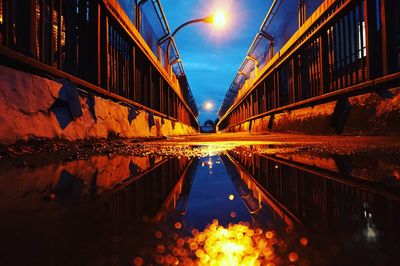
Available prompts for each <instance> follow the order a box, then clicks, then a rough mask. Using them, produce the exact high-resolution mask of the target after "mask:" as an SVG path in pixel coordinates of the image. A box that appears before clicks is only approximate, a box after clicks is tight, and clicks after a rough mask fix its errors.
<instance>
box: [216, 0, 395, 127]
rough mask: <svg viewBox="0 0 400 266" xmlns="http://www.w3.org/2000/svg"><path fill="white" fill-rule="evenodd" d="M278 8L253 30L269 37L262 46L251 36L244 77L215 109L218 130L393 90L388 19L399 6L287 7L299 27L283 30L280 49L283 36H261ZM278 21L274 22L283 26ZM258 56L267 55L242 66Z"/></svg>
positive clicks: (330, 0)
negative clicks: (310, 107)
mask: <svg viewBox="0 0 400 266" xmlns="http://www.w3.org/2000/svg"><path fill="white" fill-rule="evenodd" d="M280 2H282V3H284V2H285V0H277V1H275V2H274V5H273V6H272V7H271V10H270V12H269V13H268V15H267V17H266V19H265V21H264V23H263V25H262V26H261V29H260V34H268V35H267V36H266V37H262V38H265V39H268V40H269V43H268V44H264V45H260V41H258V40H259V39H260V38H261V37H260V34H258V35H257V36H256V38H255V41H254V42H253V44H252V46H251V47H250V49H249V52H248V55H247V57H246V58H245V60H244V62H243V64H242V66H241V68H240V69H241V71H240V72H243V70H244V71H245V73H243V75H242V76H245V78H243V79H242V80H241V82H237V77H238V76H236V78H235V81H234V84H235V85H234V87H235V89H233V90H232V86H231V88H230V90H229V91H228V93H227V97H226V98H225V100H224V103H223V104H222V105H221V108H220V110H219V116H220V117H221V120H220V123H219V125H218V126H219V129H220V130H223V129H226V128H228V127H232V126H234V125H238V124H240V123H243V122H245V121H249V120H252V119H255V118H258V117H262V116H265V115H272V114H273V113H277V112H282V111H285V110H290V109H295V108H300V107H302V106H306V105H313V104H318V103H319V102H323V101H332V100H335V99H338V98H339V97H348V96H349V95H355V94H360V93H365V92H366V91H371V90H373V89H382V88H385V87H387V86H396V85H399V71H400V37H399V36H400V26H399V25H400V24H399V18H398V16H393V14H395V13H396V12H398V11H400V7H399V3H397V2H396V3H395V2H393V1H388V0H357V1H354V0H353V1H349V0H347V1H346V0H326V1H324V2H323V3H322V4H321V5H320V6H319V7H318V8H317V9H316V10H315V12H314V13H313V14H310V12H309V11H307V10H304V9H303V8H302V5H300V6H298V5H295V4H294V3H293V2H292V1H288V0H286V2H290V3H292V6H293V9H295V10H297V11H298V12H299V21H298V22H297V21H295V20H293V21H294V22H295V23H299V26H300V27H299V28H298V30H297V31H295V32H293V33H292V31H293V30H288V31H289V32H290V33H291V34H292V35H290V38H289V37H287V40H286V41H285V42H284V40H285V38H284V39H282V38H283V37H282V33H279V31H276V32H274V33H271V30H269V31H268V29H269V28H271V27H272V25H273V23H274V18H270V17H271V16H272V15H274V17H275V20H277V19H278V18H276V17H277V15H279V9H280V8H282V3H281V4H279V3H280ZM300 2H302V1H300ZM307 2H308V3H310V2H312V3H311V4H313V6H314V7H315V6H316V4H317V3H315V1H314V2H313V1H303V2H302V3H301V4H307ZM284 10H285V11H287V8H285V9H284ZM396 10H397V11H396ZM304 12H305V13H306V15H304ZM289 13H290V12H289ZM390 14H392V16H391V15H390ZM281 16H283V17H281V18H280V19H281V20H282V19H287V16H284V15H283V14H281ZM302 16H306V17H305V18H307V17H308V19H307V20H305V18H304V17H302ZM293 21H292V22H288V23H289V24H290V23H291V24H293V23H294V22H293ZM278 25H280V24H279V23H278ZM292 27H293V26H288V27H287V28H290V29H291V28H292ZM276 29H277V30H279V27H277V28H276ZM283 35H285V34H283ZM278 39H281V40H280V41H279V42H277V40H278ZM271 48H272V49H273V50H272V51H271ZM255 51H256V52H255ZM257 51H267V52H264V53H262V52H257ZM274 51H277V52H276V53H275V54H274V55H273V56H271V53H273V52H274ZM257 54H258V55H259V54H261V55H262V54H264V55H266V54H268V55H269V56H264V57H263V58H265V59H263V60H261V61H258V64H255V63H254V62H253V61H251V60H249V59H248V58H249V56H251V57H253V58H256V60H260V59H259V58H260V57H259V56H257ZM256 62H257V61H256ZM249 64H250V65H251V66H250V67H246V66H247V65H249ZM260 66H261V67H260ZM257 67H258V68H259V69H257ZM260 68H262V69H260ZM254 72H255V73H254ZM251 73H254V74H253V75H251Z"/></svg>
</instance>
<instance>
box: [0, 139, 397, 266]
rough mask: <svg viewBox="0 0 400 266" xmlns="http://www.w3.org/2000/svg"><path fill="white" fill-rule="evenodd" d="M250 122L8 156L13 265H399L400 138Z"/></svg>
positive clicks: (7, 223) (5, 184) (3, 163)
mask: <svg viewBox="0 0 400 266" xmlns="http://www.w3.org/2000/svg"><path fill="white" fill-rule="evenodd" d="M237 136H239V137H237V139H235V140H234V141H229V140H228V138H226V137H225V136H222V135H218V136H215V138H214V136H212V137H211V138H210V136H208V137H207V135H206V137H203V136H201V137H180V138H170V139H168V140H159V141H155V142H147V143H139V144H138V143H128V144H127V143H126V142H124V143H122V144H121V142H119V143H118V145H116V146H113V147H111V148H108V149H105V148H104V147H100V146H99V149H100V150H101V152H97V153H96V152H94V153H92V154H90V153H82V152H81V154H85V155H84V156H76V154H75V156H71V154H72V153H68V154H67V156H53V157H54V158H49V159H48V160H46V161H45V162H41V163H38V160H34V159H32V156H35V153H34V152H26V153H27V154H28V155H27V156H20V157H18V156H16V155H15V154H16V153H12V156H8V157H7V156H4V157H3V158H2V159H1V160H0V235H1V237H0V265H290V264H292V265H359V264H360V265H362V264H364V265H398V260H399V257H398V254H399V251H400V244H399V241H398V239H400V234H399V229H398V225H399V224H400V156H399V149H398V147H399V142H398V141H394V140H393V139H391V138H390V137H389V138H381V139H380V140H379V141H377V139H373V138H351V137H344V138H342V139H340V138H333V139H331V140H332V141H327V140H325V139H324V138H318V137H314V138H313V137H306V136H304V137H298V138H297V139H296V137H293V138H290V136H288V135H285V136H281V137H280V138H279V137H276V138H273V137H271V136H267V137H265V136H264V137H260V136H258V137H254V136H248V138H247V139H246V138H245V136H241V135H240V134H239V135H237ZM301 138H302V140H303V141H304V142H302V140H301ZM284 139H286V141H285V140H284ZM335 139H336V140H335ZM344 140H346V141H344ZM300 142H301V143H302V144H299V143H300ZM103 146H104V145H103ZM118 147H120V148H121V147H122V149H121V150H122V152H118ZM13 149H14V150H15V149H16V148H15V147H14V148H13ZM74 153H76V150H74ZM49 154H54V152H52V153H49V151H44V152H42V153H40V154H38V155H37V158H44V157H46V156H47V157H49V156H50V155H49ZM21 162H22V163H21Z"/></svg>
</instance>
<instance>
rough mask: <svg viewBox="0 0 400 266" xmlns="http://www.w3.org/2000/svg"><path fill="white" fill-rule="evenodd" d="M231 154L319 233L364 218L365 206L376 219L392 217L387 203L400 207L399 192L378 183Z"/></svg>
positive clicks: (267, 158)
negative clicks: (387, 210) (386, 188)
mask: <svg viewBox="0 0 400 266" xmlns="http://www.w3.org/2000/svg"><path fill="white" fill-rule="evenodd" d="M229 155H230V156H231V157H232V158H234V160H235V161H236V162H237V163H238V164H240V167H242V168H243V169H244V171H246V172H247V173H249V175H250V176H251V177H252V178H253V179H254V180H255V182H257V184H258V185H259V186H260V187H262V189H263V190H265V191H266V193H268V194H269V195H271V197H273V198H274V199H275V200H276V201H278V202H279V204H282V205H283V206H285V208H286V209H287V210H288V211H289V212H290V213H292V214H293V215H295V216H296V217H298V218H299V219H300V220H301V222H302V223H303V224H305V225H311V226H312V227H313V228H314V229H315V230H316V231H319V232H326V231H328V230H331V229H332V228H334V227H336V226H340V224H341V223H342V224H343V223H348V222H350V220H349V217H360V218H361V217H364V214H363V207H364V206H370V207H371V209H370V210H369V211H371V212H372V215H374V217H390V215H389V216H386V215H388V214H387V213H384V212H385V210H384V209H385V208H380V207H378V203H384V204H387V205H385V206H387V207H388V208H389V209H390V208H395V207H397V208H398V207H399V202H400V198H399V196H398V193H392V192H390V191H385V190H384V189H381V188H379V187H378V185H377V184H376V183H375V182H366V181H363V180H357V179H355V178H352V177H350V176H348V177H343V176H341V175H340V174H338V173H334V172H332V171H329V170H325V169H318V168H316V167H312V166H308V165H304V164H301V163H296V162H292V161H289V160H286V159H282V158H277V157H276V156H269V155H262V154H260V155H258V154H252V156H251V157H250V156H248V154H246V153H245V152H243V153H242V152H241V151H236V152H235V150H234V151H231V152H229ZM316 161H317V162H318V161H319V159H318V160H316ZM380 206H381V205H380ZM365 218H367V217H365ZM386 224H387V221H386V222H385V221H382V225H386Z"/></svg>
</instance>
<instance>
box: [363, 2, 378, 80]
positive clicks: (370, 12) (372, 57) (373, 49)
mask: <svg viewBox="0 0 400 266" xmlns="http://www.w3.org/2000/svg"><path fill="white" fill-rule="evenodd" d="M376 12H377V10H376V1H375V0H364V22H365V36H366V48H367V57H366V67H367V74H366V78H367V80H371V79H374V78H375V77H377V76H378V75H379V63H380V60H379V53H378V51H377V48H378V46H377V42H378V40H379V38H378V34H377V23H376V20H377V17H376ZM361 30H362V29H361Z"/></svg>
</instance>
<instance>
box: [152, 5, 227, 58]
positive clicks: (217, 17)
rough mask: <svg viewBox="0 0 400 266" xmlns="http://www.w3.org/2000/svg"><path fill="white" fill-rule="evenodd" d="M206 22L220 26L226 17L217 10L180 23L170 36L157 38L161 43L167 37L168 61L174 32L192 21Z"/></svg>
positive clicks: (225, 20) (224, 23)
mask: <svg viewBox="0 0 400 266" xmlns="http://www.w3.org/2000/svg"><path fill="white" fill-rule="evenodd" d="M200 22H202V23H208V24H214V25H215V27H217V28H222V27H223V26H225V25H226V22H227V17H226V15H225V13H224V12H223V11H217V12H216V13H215V14H214V15H211V16H207V17H204V18H199V19H193V20H189V21H187V22H185V23H183V24H182V25H180V26H179V27H178V28H176V29H175V30H174V31H173V32H172V34H171V35H170V36H167V37H166V38H163V39H161V40H159V42H158V43H159V44H161V43H163V42H164V41H165V40H167V39H168V44H167V53H166V54H167V60H168V62H169V51H170V48H171V38H173V37H175V35H176V33H177V32H178V31H179V30H181V29H182V28H183V27H186V26H187V25H190V24H194V23H200Z"/></svg>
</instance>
